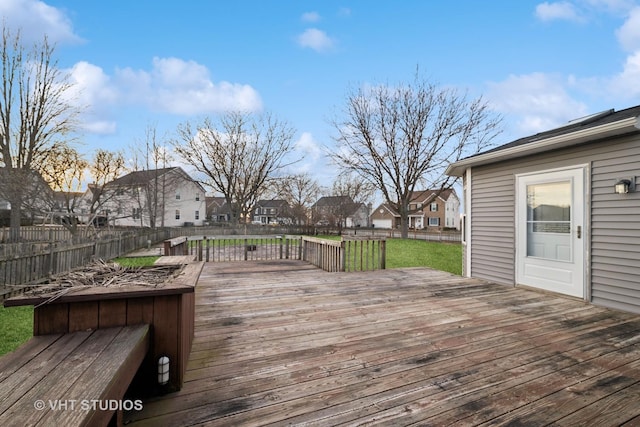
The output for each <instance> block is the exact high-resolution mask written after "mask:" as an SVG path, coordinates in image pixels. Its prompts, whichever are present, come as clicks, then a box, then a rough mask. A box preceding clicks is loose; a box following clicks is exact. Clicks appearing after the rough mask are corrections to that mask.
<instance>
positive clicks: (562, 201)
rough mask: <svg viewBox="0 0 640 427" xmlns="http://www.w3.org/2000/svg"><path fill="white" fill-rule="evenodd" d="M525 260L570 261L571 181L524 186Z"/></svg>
mask: <svg viewBox="0 0 640 427" xmlns="http://www.w3.org/2000/svg"><path fill="white" fill-rule="evenodd" d="M527 256H530V257H537V258H544V259H551V260H557V261H571V181H561V182H550V183H544V184H533V185H527Z"/></svg>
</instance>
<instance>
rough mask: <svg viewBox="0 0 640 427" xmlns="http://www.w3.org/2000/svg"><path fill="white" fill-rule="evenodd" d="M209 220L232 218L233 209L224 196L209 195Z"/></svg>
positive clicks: (207, 199)
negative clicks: (231, 209)
mask: <svg viewBox="0 0 640 427" xmlns="http://www.w3.org/2000/svg"><path fill="white" fill-rule="evenodd" d="M205 200H206V203H207V220H209V221H211V222H228V221H230V220H231V211H230V209H229V207H228V206H227V201H226V199H225V198H224V197H217V196H216V197H213V196H207V197H206V198H205Z"/></svg>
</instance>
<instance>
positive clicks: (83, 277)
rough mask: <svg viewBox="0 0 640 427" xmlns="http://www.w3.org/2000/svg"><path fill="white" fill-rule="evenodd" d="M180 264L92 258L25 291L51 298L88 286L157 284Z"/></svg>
mask: <svg viewBox="0 0 640 427" xmlns="http://www.w3.org/2000/svg"><path fill="white" fill-rule="evenodd" d="M182 268H183V267H182V266H180V265H158V266H153V267H123V266H121V265H120V264H117V263H108V262H105V261H102V260H98V261H94V262H92V263H90V264H87V265H86V266H84V267H81V268H78V269H76V270H73V271H70V272H67V273H63V274H59V275H55V276H53V277H51V279H50V280H49V281H48V283H45V284H42V285H36V288H35V289H32V290H30V291H28V292H27V293H26V295H29V296H39V295H45V294H46V295H51V298H49V300H47V301H46V302H51V301H53V300H55V299H57V298H59V297H60V296H62V295H65V294H68V293H70V292H73V291H75V290H79V289H86V288H88V287H100V286H103V287H111V288H113V287H123V286H146V287H152V288H160V287H162V286H163V284H164V283H166V282H167V281H168V280H170V279H171V278H173V277H176V276H177V275H178V274H180V272H181V270H182Z"/></svg>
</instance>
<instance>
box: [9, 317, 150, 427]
mask: <svg viewBox="0 0 640 427" xmlns="http://www.w3.org/2000/svg"><path fill="white" fill-rule="evenodd" d="M149 343H150V337H149V326H148V325H137V326H127V327H118V328H107V329H98V330H94V331H79V332H75V333H68V334H63V335H41V336H36V337H34V338H32V339H31V340H30V341H29V342H28V343H26V344H25V345H23V346H22V347H20V348H19V349H18V350H16V352H15V354H13V355H8V356H5V357H3V358H2V359H0V360H2V363H1V364H0V366H1V367H2V373H0V425H3V426H13V425H16V426H18V425H25V426H26V425H54V426H55V425H61V426H62V425H64V426H81V425H87V426H100V425H107V424H108V423H109V420H110V419H111V418H112V416H113V413H114V412H115V410H109V411H101V410H97V411H96V410H91V409H89V410H87V409H83V407H82V406H81V401H83V400H86V401H91V400H102V401H106V400H121V399H122V398H123V396H124V393H125V391H126V390H127V387H128V385H129V384H130V383H131V381H132V379H133V377H134V375H135V373H136V371H137V370H138V367H139V366H140V363H141V362H142V360H143V359H144V357H145V355H146V354H147V352H148V349H149ZM5 362H6V363H5ZM18 362H19V363H18ZM37 401H43V402H44V405H45V406H44V407H43V408H40V410H36V408H34V404H35V403H36V402H37ZM52 402H53V403H52ZM56 402H63V404H64V405H65V406H64V409H60V407H58V408H57V409H56V408H55V407H53V408H52V407H51V405H52V404H55V403H56ZM65 402H66V403H65Z"/></svg>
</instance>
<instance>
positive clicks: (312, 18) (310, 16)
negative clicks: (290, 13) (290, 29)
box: [300, 12, 320, 22]
mask: <svg viewBox="0 0 640 427" xmlns="http://www.w3.org/2000/svg"><path fill="white" fill-rule="evenodd" d="M300 19H302V20H303V21H304V22H318V21H319V20H320V14H319V13H318V12H306V13H303V14H302V17H301V18H300Z"/></svg>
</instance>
